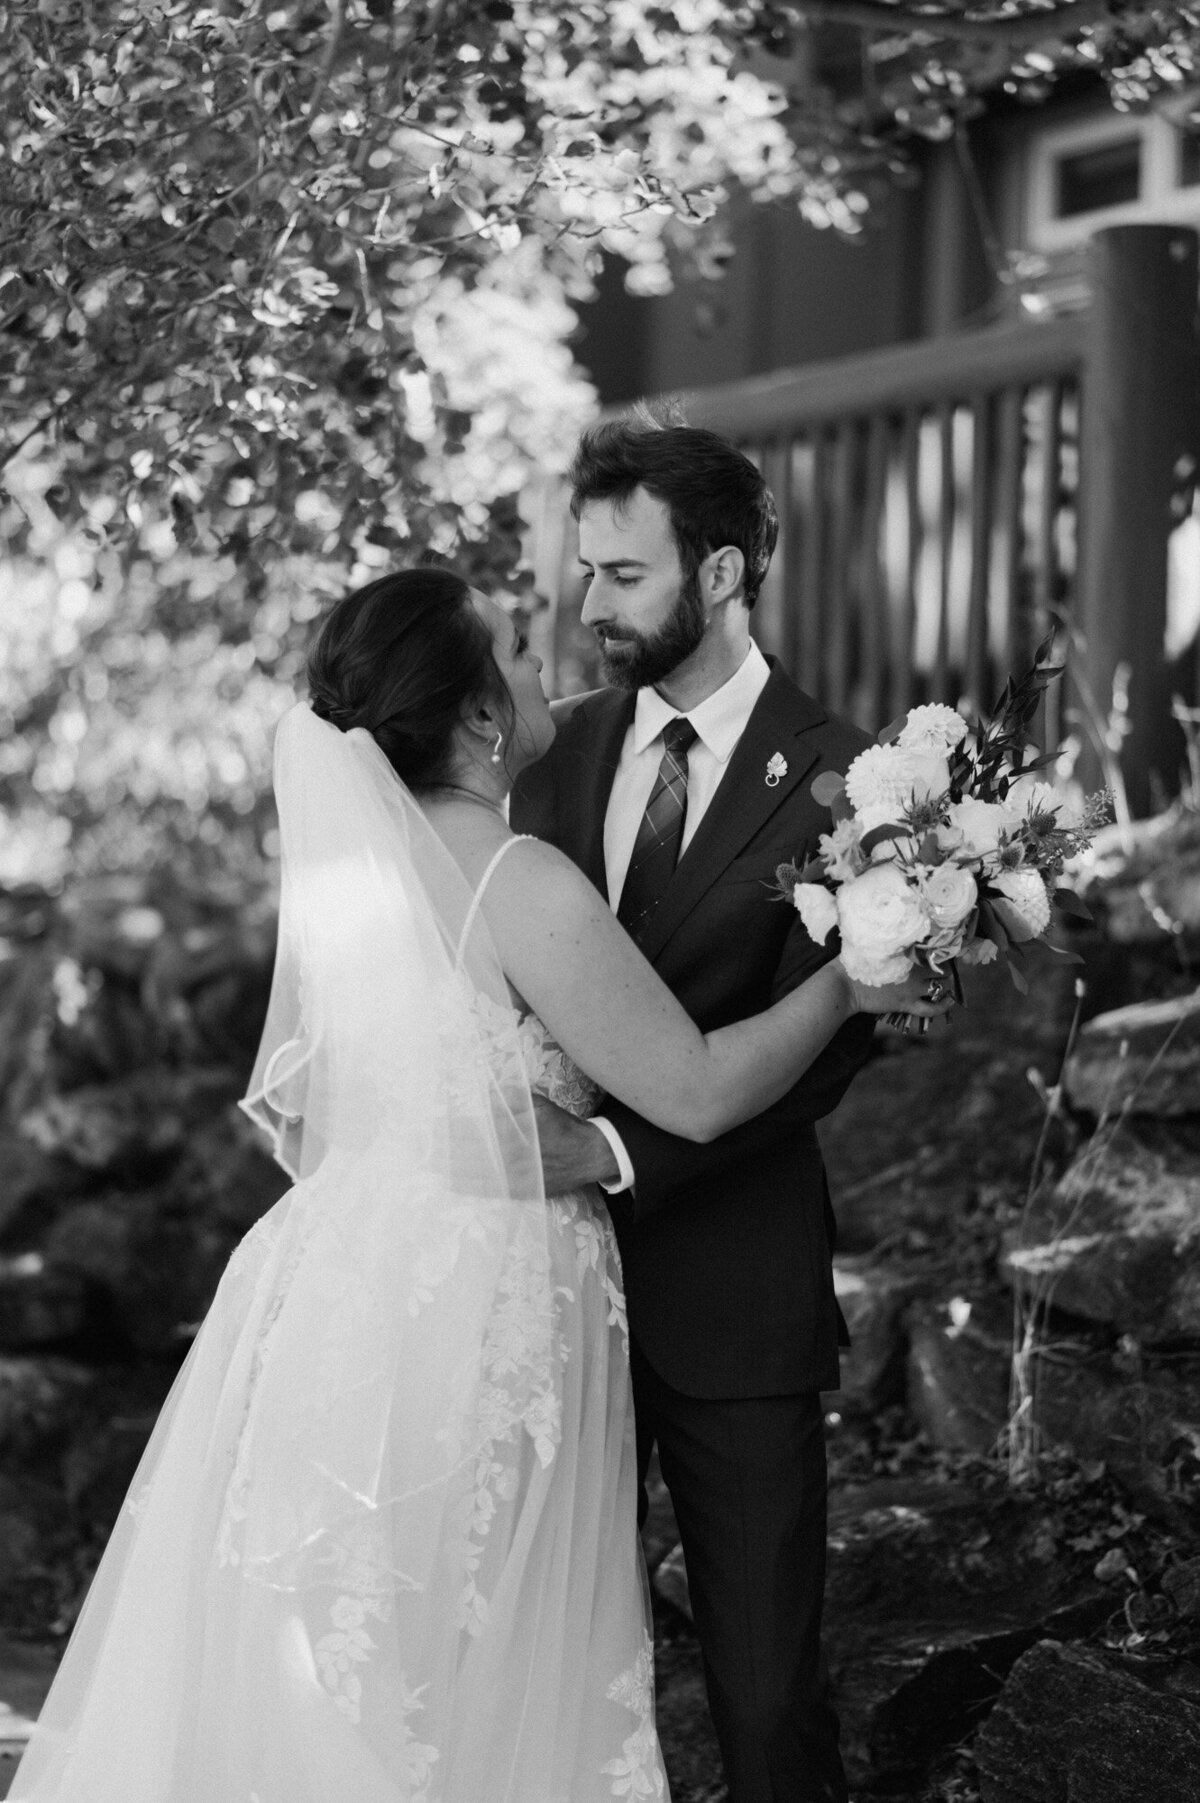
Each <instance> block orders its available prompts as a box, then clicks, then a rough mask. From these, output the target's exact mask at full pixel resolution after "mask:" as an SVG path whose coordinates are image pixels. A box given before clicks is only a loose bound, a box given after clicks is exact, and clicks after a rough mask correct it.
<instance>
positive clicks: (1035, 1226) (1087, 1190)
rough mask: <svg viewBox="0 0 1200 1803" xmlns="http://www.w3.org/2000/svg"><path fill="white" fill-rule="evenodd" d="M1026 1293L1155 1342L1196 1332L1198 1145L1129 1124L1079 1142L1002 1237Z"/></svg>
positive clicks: (1199, 1301) (1199, 1316)
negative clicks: (1147, 1139)
mask: <svg viewBox="0 0 1200 1803" xmlns="http://www.w3.org/2000/svg"><path fill="white" fill-rule="evenodd" d="M1004 1252H1005V1266H1006V1269H1007V1271H1008V1273H1009V1275H1010V1276H1011V1277H1012V1279H1013V1281H1014V1283H1016V1284H1017V1285H1018V1287H1019V1288H1020V1289H1021V1290H1022V1291H1023V1292H1024V1293H1026V1294H1027V1295H1037V1296H1039V1297H1042V1298H1049V1299H1051V1300H1052V1301H1053V1304H1054V1306H1055V1307H1056V1308H1059V1309H1064V1310H1067V1311H1069V1312H1070V1313H1071V1314H1074V1315H1082V1316H1083V1317H1084V1318H1085V1319H1086V1320H1089V1321H1096V1322H1101V1323H1103V1324H1104V1325H1105V1326H1107V1327H1111V1328H1114V1329H1115V1330H1116V1331H1117V1332H1118V1333H1128V1334H1133V1335H1134V1336H1135V1337H1137V1338H1138V1339H1140V1340H1145V1341H1147V1342H1151V1343H1152V1342H1154V1341H1156V1340H1170V1339H1178V1338H1185V1337H1190V1336H1194V1337H1200V1257H1198V1254H1200V1153H1197V1152H1195V1151H1193V1150H1191V1149H1190V1148H1188V1147H1187V1146H1185V1145H1182V1144H1178V1145H1173V1146H1172V1145H1171V1144H1170V1143H1169V1142H1168V1141H1166V1140H1164V1141H1163V1143H1162V1144H1161V1145H1159V1146H1154V1145H1149V1144H1146V1143H1144V1142H1143V1140H1142V1139H1140V1138H1136V1137H1134V1135H1133V1134H1132V1133H1131V1132H1129V1131H1127V1130H1120V1131H1118V1132H1117V1133H1116V1134H1115V1135H1112V1136H1109V1135H1105V1136H1104V1137H1103V1138H1101V1139H1098V1140H1096V1141H1093V1142H1092V1143H1091V1144H1089V1145H1088V1146H1086V1147H1085V1148H1084V1150H1083V1151H1082V1152H1081V1153H1080V1154H1079V1155H1078V1156H1077V1158H1076V1159H1075V1161H1074V1163H1073V1164H1072V1165H1071V1166H1070V1167H1069V1168H1068V1170H1067V1171H1066V1172H1065V1173H1064V1175H1063V1176H1062V1178H1061V1179H1060V1180H1059V1182H1058V1183H1057V1184H1055V1185H1054V1186H1053V1187H1047V1188H1046V1189H1044V1190H1042V1191H1041V1192H1040V1193H1039V1195H1037V1196H1036V1197H1035V1198H1034V1200H1033V1202H1032V1204H1031V1206H1030V1208H1029V1210H1028V1211H1027V1213H1026V1216H1025V1218H1024V1219H1023V1221H1022V1223H1021V1225H1020V1228H1019V1229H1018V1230H1017V1231H1016V1232H1015V1233H1014V1234H1012V1235H1010V1236H1009V1237H1008V1239H1007V1240H1006V1243H1005V1248H1004Z"/></svg>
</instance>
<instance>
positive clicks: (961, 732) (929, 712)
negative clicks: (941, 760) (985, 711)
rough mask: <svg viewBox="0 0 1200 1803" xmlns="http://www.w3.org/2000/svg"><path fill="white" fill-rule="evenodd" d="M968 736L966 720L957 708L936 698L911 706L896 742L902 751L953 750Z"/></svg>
mask: <svg viewBox="0 0 1200 1803" xmlns="http://www.w3.org/2000/svg"><path fill="white" fill-rule="evenodd" d="M966 736H967V723H966V721H965V720H964V719H963V717H962V715H961V714H960V713H959V712H958V710H957V708H953V707H947V706H946V705H945V703H944V702H941V701H935V702H933V703H932V704H931V705H930V706H928V707H913V708H910V709H909V711H908V713H907V715H906V716H905V721H904V725H903V727H902V728H901V732H900V736H899V738H898V739H897V740H896V744H897V745H899V746H901V747H903V749H905V750H910V749H912V750H920V751H926V750H935V751H940V752H943V753H945V752H949V751H953V749H954V747H955V746H956V745H961V744H962V742H963V740H964V739H965V738H966Z"/></svg>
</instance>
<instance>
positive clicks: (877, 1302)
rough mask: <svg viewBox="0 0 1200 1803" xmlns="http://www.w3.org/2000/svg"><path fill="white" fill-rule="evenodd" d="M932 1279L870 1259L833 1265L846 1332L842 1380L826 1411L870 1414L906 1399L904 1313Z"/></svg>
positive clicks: (827, 1398) (843, 1257)
mask: <svg viewBox="0 0 1200 1803" xmlns="http://www.w3.org/2000/svg"><path fill="white" fill-rule="evenodd" d="M932 1281H933V1279H932V1278H931V1277H930V1276H929V1275H928V1274H927V1273H925V1272H922V1271H920V1270H919V1269H915V1268H911V1267H905V1266H904V1265H895V1264H884V1263H882V1262H881V1261H879V1260H876V1259H874V1258H872V1257H870V1256H867V1257H855V1256H852V1255H848V1254H847V1255H841V1254H839V1256H838V1257H837V1258H835V1259H834V1261H833V1285H834V1289H835V1291H836V1292H837V1299H838V1303H839V1305H840V1307H841V1310H842V1313H843V1315H844V1316H845V1318H846V1325H847V1327H848V1328H849V1330H850V1346H849V1348H848V1349H847V1348H843V1349H842V1354H841V1364H842V1381H841V1383H840V1385H839V1387H838V1388H837V1389H836V1390H833V1391H829V1392H827V1393H826V1395H825V1397H824V1404H825V1407H826V1409H827V1410H828V1409H832V1410H835V1411H838V1412H839V1413H840V1412H844V1411H845V1410H847V1409H860V1410H867V1411H874V1410H876V1409H881V1408H887V1407H888V1406H889V1405H890V1404H891V1403H894V1402H899V1401H901V1400H902V1399H903V1396H904V1353H905V1343H906V1337H905V1329H904V1311H905V1308H906V1307H907V1305H908V1304H909V1302H911V1301H912V1299H913V1297H914V1296H917V1295H919V1294H920V1293H921V1292H922V1290H924V1289H927V1288H928V1287H929V1286H930V1284H931V1283H932Z"/></svg>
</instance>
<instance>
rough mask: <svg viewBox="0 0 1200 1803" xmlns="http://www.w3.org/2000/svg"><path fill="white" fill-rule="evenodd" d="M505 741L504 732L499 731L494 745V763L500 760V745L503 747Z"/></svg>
mask: <svg viewBox="0 0 1200 1803" xmlns="http://www.w3.org/2000/svg"><path fill="white" fill-rule="evenodd" d="M503 743H504V734H503V733H502V732H498V733H497V734H496V743H495V745H494V746H493V747H492V762H493V764H498V763H499V762H500V747H501V745H503Z"/></svg>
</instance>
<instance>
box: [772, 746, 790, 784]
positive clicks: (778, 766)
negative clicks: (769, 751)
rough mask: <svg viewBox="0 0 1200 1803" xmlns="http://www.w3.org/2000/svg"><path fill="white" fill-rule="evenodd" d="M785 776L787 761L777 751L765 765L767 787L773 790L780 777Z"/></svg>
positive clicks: (780, 752)
mask: <svg viewBox="0 0 1200 1803" xmlns="http://www.w3.org/2000/svg"><path fill="white" fill-rule="evenodd" d="M786 775H787V759H786V758H785V757H784V755H783V753H782V751H777V752H776V753H775V755H774V757H773V758H771V760H770V761H769V763H768V764H767V787H768V789H773V788H774V787H775V786H776V784H777V783H778V781H779V779H780V777H781V776H786Z"/></svg>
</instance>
